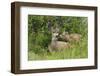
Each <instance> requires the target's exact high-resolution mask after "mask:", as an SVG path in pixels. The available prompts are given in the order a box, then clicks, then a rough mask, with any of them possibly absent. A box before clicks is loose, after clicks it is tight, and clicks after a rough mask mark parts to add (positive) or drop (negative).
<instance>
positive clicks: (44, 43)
mask: <svg viewBox="0 0 100 76" xmlns="http://www.w3.org/2000/svg"><path fill="white" fill-rule="evenodd" d="M87 21H88V19H87V17H73V16H72V17H71V16H39V15H28V51H29V53H28V54H29V55H28V57H29V60H32V59H33V60H39V59H40V60H41V59H68V58H85V57H87V39H88V38H87V33H88V22H87ZM51 27H58V28H59V29H60V32H61V33H62V32H64V31H66V32H68V33H69V34H70V33H78V34H81V35H82V39H81V40H82V41H80V42H79V44H74V46H75V47H74V48H69V49H66V50H64V51H63V52H52V54H49V53H48V45H49V44H50V42H51V39H52V34H51ZM80 45H81V46H80ZM80 50H83V51H81V52H82V53H81V54H80Z"/></svg>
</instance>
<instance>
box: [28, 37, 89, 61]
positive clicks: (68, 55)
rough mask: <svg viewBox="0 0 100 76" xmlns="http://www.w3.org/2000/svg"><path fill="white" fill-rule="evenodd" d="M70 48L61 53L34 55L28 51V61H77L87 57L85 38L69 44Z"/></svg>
mask: <svg viewBox="0 0 100 76" xmlns="http://www.w3.org/2000/svg"><path fill="white" fill-rule="evenodd" d="M71 46H72V47H71V48H67V49H65V50H63V51H59V52H51V53H49V52H42V53H34V52H33V51H29V53H28V60H56V59H79V58H87V57H88V51H87V49H88V48H87V38H83V39H82V40H81V41H80V42H79V43H71ZM41 50H43V49H41ZM44 51H45V49H44Z"/></svg>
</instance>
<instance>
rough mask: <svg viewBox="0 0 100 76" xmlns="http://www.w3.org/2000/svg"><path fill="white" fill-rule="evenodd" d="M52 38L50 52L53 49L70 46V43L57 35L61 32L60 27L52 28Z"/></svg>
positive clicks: (60, 49) (61, 49) (59, 49)
mask: <svg viewBox="0 0 100 76" xmlns="http://www.w3.org/2000/svg"><path fill="white" fill-rule="evenodd" d="M51 32H52V40H51V43H50V45H49V46H48V49H49V52H52V51H63V50H64V49H66V48H69V47H70V46H69V43H68V42H64V41H58V39H57V36H58V34H59V29H57V28H55V29H54V28H52V31H51Z"/></svg>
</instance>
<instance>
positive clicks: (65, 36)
mask: <svg viewBox="0 0 100 76" xmlns="http://www.w3.org/2000/svg"><path fill="white" fill-rule="evenodd" d="M81 37H82V36H81V35H80V34H77V33H72V34H69V33H68V32H63V33H62V34H61V35H60V36H59V38H61V39H62V40H63V41H66V42H79V41H80V40H81Z"/></svg>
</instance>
